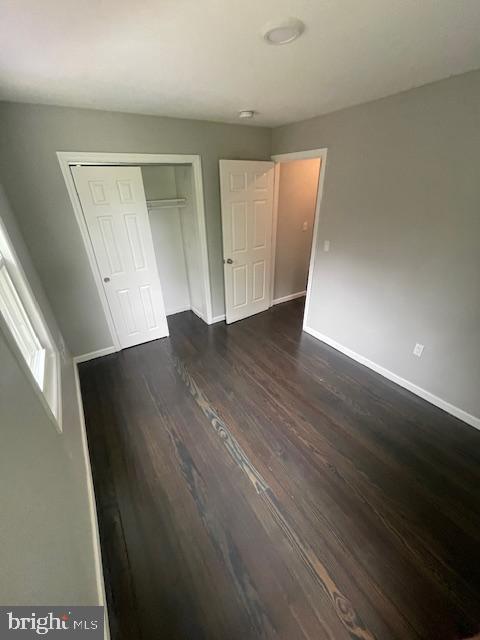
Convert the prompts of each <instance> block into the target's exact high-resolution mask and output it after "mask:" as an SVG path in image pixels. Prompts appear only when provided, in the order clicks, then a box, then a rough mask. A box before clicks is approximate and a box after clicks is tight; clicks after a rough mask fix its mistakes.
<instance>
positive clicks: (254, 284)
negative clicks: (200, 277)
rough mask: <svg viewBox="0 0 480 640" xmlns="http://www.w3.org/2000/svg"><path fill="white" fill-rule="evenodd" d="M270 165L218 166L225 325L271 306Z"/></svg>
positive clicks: (230, 162)
mask: <svg viewBox="0 0 480 640" xmlns="http://www.w3.org/2000/svg"><path fill="white" fill-rule="evenodd" d="M273 180H274V164H273V162H263V161H252V160H220V193H221V200H222V234H223V258H224V275H225V315H226V321H227V323H230V322H235V321H236V320H241V319H242V318H246V317H248V316H251V315H254V314H255V313H260V312H261V311H265V310H266V309H268V308H269V307H270V306H271V290H270V271H271V251H272V213H273Z"/></svg>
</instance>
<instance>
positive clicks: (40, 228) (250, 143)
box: [0, 103, 271, 355]
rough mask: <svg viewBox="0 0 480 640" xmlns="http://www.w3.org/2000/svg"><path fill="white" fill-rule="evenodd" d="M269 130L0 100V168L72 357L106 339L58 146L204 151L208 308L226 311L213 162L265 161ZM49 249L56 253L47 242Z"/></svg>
mask: <svg viewBox="0 0 480 640" xmlns="http://www.w3.org/2000/svg"><path fill="white" fill-rule="evenodd" d="M270 147H271V130H270V129H264V128H259V127H248V126H240V125H227V124H217V123H213V122H202V121H195V120H177V119H174V118H160V117H155V116H138V115H131V114H122V113H109V112H103V111H93V110H88V109H70V108H64V107H50V106H39V105H27V104H14V103H3V104H1V105H0V171H1V175H2V179H3V182H4V186H5V189H6V192H7V195H8V196H9V198H10V202H11V205H12V208H13V210H14V211H15V213H16V215H17V218H18V220H19V224H20V227H21V229H22V232H23V234H24V237H25V241H26V243H27V246H28V248H29V250H30V253H31V255H32V259H33V261H34V263H35V265H36V266H37V268H38V271H39V276H40V278H41V279H42V282H43V283H44V286H45V290H46V293H47V296H48V298H49V300H50V303H51V305H52V307H53V311H54V313H55V317H56V318H57V320H58V323H59V325H60V328H61V330H62V332H63V334H64V337H65V339H66V341H67V344H68V345H69V347H70V349H71V351H72V353H73V354H74V355H77V354H82V353H87V352H90V351H94V350H97V349H101V348H103V347H106V346H109V345H111V343H112V341H111V338H110V335H109V333H108V329H107V325H106V322H105V317H104V314H103V310H102V307H101V304H100V300H99V297H98V293H97V290H96V287H95V284H94V281H93V277H92V275H91V273H90V267H89V264H88V260H87V256H86V253H85V249H84V247H83V244H82V239H81V236H80V233H79V230H78V226H77V223H76V220H75V217H74V214H73V210H72V206H71V204H70V200H69V198H68V194H67V191H66V188H65V185H64V181H63V177H62V175H61V172H60V167H59V164H58V161H57V157H56V155H55V153H56V151H109V152H136V153H187V154H199V155H201V158H202V168H203V178H204V194H205V207H206V223H207V236H208V251H209V260H210V265H209V266H210V276H211V284H212V298H213V315H214V316H215V315H220V314H222V313H223V312H224V302H223V264H222V241H221V217H220V195H219V181H218V160H219V159H220V158H240V159H252V160H263V159H268V158H269V156H270ZM52 248H54V250H53V249H52Z"/></svg>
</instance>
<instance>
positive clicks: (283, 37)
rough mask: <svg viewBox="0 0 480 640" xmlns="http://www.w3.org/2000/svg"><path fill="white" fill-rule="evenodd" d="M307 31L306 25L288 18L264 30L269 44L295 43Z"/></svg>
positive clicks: (267, 26)
mask: <svg viewBox="0 0 480 640" xmlns="http://www.w3.org/2000/svg"><path fill="white" fill-rule="evenodd" d="M304 31H305V25H304V24H303V22H302V21H301V20H299V19H298V18H287V19H286V20H283V21H282V22H277V23H269V24H267V25H266V26H265V27H264V29H263V32H262V33H263V37H264V39H265V40H266V42H268V44H287V43H289V42H293V41H294V40H296V39H297V38H298V37H299V36H301V35H302V33H303V32H304Z"/></svg>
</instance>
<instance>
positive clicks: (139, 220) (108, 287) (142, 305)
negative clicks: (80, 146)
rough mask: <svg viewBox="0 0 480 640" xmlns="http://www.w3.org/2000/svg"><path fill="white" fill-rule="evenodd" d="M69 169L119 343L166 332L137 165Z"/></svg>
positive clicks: (123, 345)
mask: <svg viewBox="0 0 480 640" xmlns="http://www.w3.org/2000/svg"><path fill="white" fill-rule="evenodd" d="M71 170H72V175H73V179H74V182H75V186H76V189H77V192H78V196H79V199H80V202H81V205H82V209H83V214H84V217H85V222H86V225H87V229H88V234H89V236H90V240H91V243H92V248H93V252H94V254H95V259H96V262H97V266H98V269H99V272H100V276H101V278H102V282H103V287H104V290H105V295H106V298H107V301H108V306H109V308H110V312H111V315H112V318H113V323H114V326H115V330H116V333H117V336H118V340H119V343H120V346H121V348H126V347H132V346H134V345H137V344H140V343H142V342H147V341H149V340H155V339H157V338H163V337H165V336H168V324H167V317H166V314H165V305H164V301H163V296H162V289H161V285H160V278H159V275H158V272H157V267H156V261H155V253H154V248H153V242H152V236H151V231H150V223H149V220H148V210H147V203H146V199H145V192H144V189H143V182H142V174H141V170H140V168H139V167H115V166H110V167H108V166H80V165H79V166H74V167H72V168H71Z"/></svg>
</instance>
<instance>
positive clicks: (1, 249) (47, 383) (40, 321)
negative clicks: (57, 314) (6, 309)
mask: <svg viewBox="0 0 480 640" xmlns="http://www.w3.org/2000/svg"><path fill="white" fill-rule="evenodd" d="M0 269H5V271H4V273H5V274H6V276H7V279H8V280H9V281H10V284H11V287H12V289H13V292H14V296H15V297H16V298H18V302H19V309H20V313H22V314H24V315H25V317H26V319H27V324H28V325H29V327H30V328H31V331H32V335H33V336H35V339H36V342H37V343H38V346H39V347H40V348H37V352H36V353H35V354H34V355H33V361H30V364H29V363H28V362H27V360H26V358H25V355H24V353H23V352H22V349H21V347H20V345H19V342H18V341H17V338H16V337H15V335H14V333H13V332H12V331H11V329H10V326H9V324H8V322H7V321H6V319H5V318H4V316H3V313H2V312H1V311H0V330H2V333H3V334H4V335H5V337H6V340H7V343H8V346H9V347H10V350H11V351H12V353H13V354H14V356H15V358H16V360H17V361H18V363H19V364H20V366H21V368H22V370H23V372H24V374H25V375H26V377H27V378H28V379H29V380H30V383H31V384H32V386H33V388H34V390H35V392H36V394H37V396H38V397H39V399H40V401H41V403H42V405H43V407H44V409H45V411H46V412H47V415H48V417H49V418H50V420H51V422H52V423H53V425H54V426H55V428H56V430H57V431H58V432H61V431H62V394H61V358H60V352H59V350H58V348H57V346H56V343H55V341H54V340H53V336H52V334H51V332H50V328H49V326H48V324H47V322H46V321H45V318H44V315H43V313H42V311H41V309H40V307H39V305H38V303H37V301H36V299H35V296H34V295H33V292H32V290H31V287H30V284H29V282H28V279H27V277H26V275H25V272H24V270H23V267H22V265H21V263H20V261H19V259H18V257H17V254H16V252H15V249H14V247H13V244H12V241H11V240H10V236H9V234H8V231H7V229H6V226H5V224H4V222H3V220H2V218H1V217H0ZM32 369H33V371H32Z"/></svg>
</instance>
